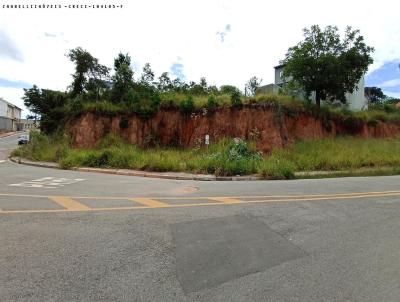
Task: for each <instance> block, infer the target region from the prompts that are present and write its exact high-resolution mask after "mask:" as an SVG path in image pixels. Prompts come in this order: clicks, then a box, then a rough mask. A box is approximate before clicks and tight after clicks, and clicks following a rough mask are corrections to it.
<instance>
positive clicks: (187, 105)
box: [179, 95, 195, 114]
mask: <svg viewBox="0 0 400 302" xmlns="http://www.w3.org/2000/svg"><path fill="white" fill-rule="evenodd" d="M194 109H195V108H194V102H193V97H192V96H191V95H190V96H188V97H187V98H186V99H185V100H184V101H182V102H181V103H180V104H179V110H180V111H181V112H182V113H183V114H190V113H192V112H193V111H194Z"/></svg>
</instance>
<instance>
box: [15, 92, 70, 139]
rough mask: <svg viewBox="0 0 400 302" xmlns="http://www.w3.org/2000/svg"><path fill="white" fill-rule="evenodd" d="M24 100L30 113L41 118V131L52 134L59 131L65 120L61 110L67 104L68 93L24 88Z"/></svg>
mask: <svg viewBox="0 0 400 302" xmlns="http://www.w3.org/2000/svg"><path fill="white" fill-rule="evenodd" d="M22 99H23V100H24V104H25V106H26V107H27V108H28V109H29V111H31V112H32V113H34V114H35V115H37V116H40V129H41V130H42V131H43V132H44V133H51V132H53V131H55V130H56V129H57V127H58V126H59V125H60V122H61V120H62V119H63V118H64V112H63V111H62V110H61V108H62V107H63V106H64V105H65V104H66V102H67V94H66V93H64V92H60V91H53V90H48V89H40V88H38V87H37V86H36V85H33V87H32V88H30V89H25V88H24V96H23V97H22Z"/></svg>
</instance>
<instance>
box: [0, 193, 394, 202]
mask: <svg viewBox="0 0 400 302" xmlns="http://www.w3.org/2000/svg"><path fill="white" fill-rule="evenodd" d="M392 193H400V191H377V192H354V193H333V194H304V195H254V196H249V195H245V196H223V197H221V196H216V197H215V196H198V197H196V196H187V197H147V198H141V197H140V198H139V197H137V198H136V197H135V198H133V199H151V200H155V199H157V200H193V199H212V200H214V199H215V198H230V199H237V200H240V199H242V198H260V199H264V198H308V197H310V198H314V197H331V196H333V197H334V196H353V195H363V196H364V195H370V194H372V195H375V194H392ZM0 196H8V197H42V198H49V196H48V195H29V194H13V193H0ZM62 197H67V198H72V199H101V200H121V199H125V200H131V199H132V196H109V197H107V196H62ZM241 202H242V201H241Z"/></svg>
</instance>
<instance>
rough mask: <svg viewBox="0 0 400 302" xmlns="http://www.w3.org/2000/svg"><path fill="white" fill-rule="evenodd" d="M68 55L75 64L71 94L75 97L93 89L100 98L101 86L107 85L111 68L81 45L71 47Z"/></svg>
mask: <svg viewBox="0 0 400 302" xmlns="http://www.w3.org/2000/svg"><path fill="white" fill-rule="evenodd" d="M67 56H68V58H69V59H70V60H71V62H73V63H74V64H75V73H74V74H73V75H72V77H73V81H72V85H71V95H72V96H73V97H74V96H77V95H82V94H85V93H86V92H88V91H91V92H94V94H95V95H96V98H97V99H98V98H99V94H100V90H101V88H105V87H107V85H106V81H107V79H108V72H109V69H108V68H107V67H106V66H104V65H101V64H99V61H98V59H97V58H95V57H93V56H92V55H91V54H90V53H89V52H88V51H86V50H84V49H82V48H81V47H77V48H74V49H71V50H70V51H69V53H68V55H67Z"/></svg>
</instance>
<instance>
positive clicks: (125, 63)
mask: <svg viewBox="0 0 400 302" xmlns="http://www.w3.org/2000/svg"><path fill="white" fill-rule="evenodd" d="M114 71H115V73H114V75H113V77H112V81H113V88H112V92H111V99H112V101H113V102H120V101H121V100H122V98H123V97H124V95H125V94H126V93H127V92H128V91H129V89H131V88H132V87H133V70H132V68H131V57H130V56H129V55H128V54H122V53H119V54H118V56H117V57H116V58H115V59H114Z"/></svg>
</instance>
